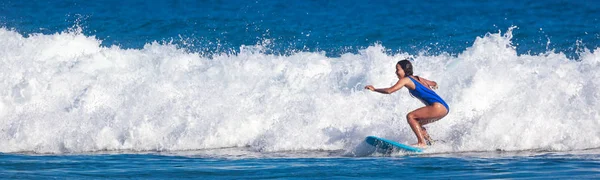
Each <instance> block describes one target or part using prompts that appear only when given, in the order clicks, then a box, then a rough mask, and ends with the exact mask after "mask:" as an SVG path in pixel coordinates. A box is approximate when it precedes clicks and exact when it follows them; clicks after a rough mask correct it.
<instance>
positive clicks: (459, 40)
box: [0, 0, 600, 56]
mask: <svg viewBox="0 0 600 180" xmlns="http://www.w3.org/2000/svg"><path fill="white" fill-rule="evenodd" d="M0 8H1V9H0V11H1V12H2V14H1V15H0V20H1V22H0V24H2V25H3V26H5V27H7V28H14V29H16V31H18V32H21V33H23V34H30V33H46V34H51V33H56V32H61V31H65V30H66V29H69V28H71V27H73V26H74V24H77V25H79V26H80V27H82V28H83V32H84V34H86V35H94V36H96V37H97V38H98V39H101V40H103V43H102V44H103V45H105V46H110V45H119V46H121V47H123V48H141V47H143V45H144V44H146V43H149V42H152V41H158V42H170V43H175V44H179V45H181V46H184V47H186V48H187V49H189V50H191V51H197V52H203V53H209V54H213V53H218V52H235V51H237V50H238V48H239V47H240V46H241V45H255V44H262V43H264V42H265V40H268V41H269V43H270V44H269V51H273V53H286V52H289V51H325V52H327V54H328V55H331V56H339V55H340V53H343V52H356V51H357V50H359V49H361V48H365V47H367V46H370V45H373V44H375V43H379V44H382V45H383V46H385V47H386V48H387V49H388V50H389V51H393V52H397V51H401V52H409V53H419V52H426V53H431V54H439V53H451V54H456V53H459V52H462V51H463V50H464V49H465V48H466V47H468V46H470V45H472V43H473V41H474V40H475V37H477V36H483V35H485V34H486V33H488V32H492V33H496V32H498V31H506V29H508V28H509V27H511V26H517V27H518V29H517V30H515V31H514V39H513V43H514V44H516V45H517V46H516V47H517V50H518V52H519V53H524V54H530V53H531V54H538V53H543V52H547V51H549V50H554V51H559V52H565V53H567V54H570V55H576V52H577V50H578V49H583V48H588V49H593V48H596V47H598V45H599V44H600V30H599V29H600V25H599V24H600V20H599V19H598V17H600V2H598V1H590V0H574V1H561V0H550V1H528V0H527V1H520V0H510V1H457V2H452V1H451V2H446V1H423V2H412V1H360V0H350V1H346V0H340V1H338V0H334V1H325V2H323V1H290V2H283V1H269V0H267V1H264V0H257V1H243V0H241V1H238V0H230V1H219V0H216V1H210V0H209V1H112V0H109V1H101V2H100V1H4V2H2V5H1V6H0Z"/></svg>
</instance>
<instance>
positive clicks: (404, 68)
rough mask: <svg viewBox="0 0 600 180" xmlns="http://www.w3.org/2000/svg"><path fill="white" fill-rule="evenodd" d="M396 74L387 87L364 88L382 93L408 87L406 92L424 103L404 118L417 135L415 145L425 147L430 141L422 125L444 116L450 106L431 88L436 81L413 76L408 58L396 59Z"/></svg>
mask: <svg viewBox="0 0 600 180" xmlns="http://www.w3.org/2000/svg"><path fill="white" fill-rule="evenodd" d="M396 76H398V82H396V84H395V85H393V86H392V87H389V88H381V89H376V88H375V87H373V86H372V85H368V86H365V89H369V90H371V91H375V92H379V93H382V94H391V93H393V92H396V91H398V90H399V89H401V88H402V87H406V88H408V92H410V94H412V95H413V96H414V97H416V98H418V99H419V100H421V102H423V104H425V107H421V108H419V109H416V110H414V111H412V112H410V113H408V114H407V115H406V119H407V121H408V124H409V125H410V128H411V129H412V130H413V132H414V133H415V135H416V136H417V144H413V146H416V147H421V148H423V147H426V146H427V144H430V143H431V138H430V137H429V134H427V131H426V130H425V128H423V125H425V124H429V123H432V122H435V121H437V120H440V119H442V118H443V117H445V116H446V115H447V114H448V112H449V111H450V108H449V107H448V104H446V102H444V100H443V99H442V98H441V97H440V96H438V95H437V94H436V93H435V92H434V91H433V90H432V88H433V89H437V83H436V82H435V81H430V80H427V79H425V78H422V77H419V76H413V68H412V64H411V63H410V61H409V60H402V61H398V63H397V64H396Z"/></svg>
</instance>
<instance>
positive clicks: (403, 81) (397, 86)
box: [365, 78, 408, 94]
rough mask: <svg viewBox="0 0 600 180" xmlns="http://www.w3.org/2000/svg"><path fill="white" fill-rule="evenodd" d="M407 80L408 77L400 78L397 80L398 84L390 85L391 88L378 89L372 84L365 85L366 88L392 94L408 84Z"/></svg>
mask: <svg viewBox="0 0 600 180" xmlns="http://www.w3.org/2000/svg"><path fill="white" fill-rule="evenodd" d="M407 80H408V78H402V79H400V80H398V82H396V84H394V85H393V86H392V87H389V88H380V89H376V88H375V87H373V86H372V85H368V86H365V89H368V90H371V91H375V92H378V93H381V94H392V93H394V92H396V91H398V90H400V89H402V87H404V85H406V83H407Z"/></svg>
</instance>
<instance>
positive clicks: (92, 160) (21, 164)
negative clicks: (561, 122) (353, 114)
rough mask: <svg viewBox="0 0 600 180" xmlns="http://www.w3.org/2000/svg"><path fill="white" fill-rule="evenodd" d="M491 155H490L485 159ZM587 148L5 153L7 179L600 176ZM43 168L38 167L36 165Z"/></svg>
mask: <svg viewBox="0 0 600 180" xmlns="http://www.w3.org/2000/svg"><path fill="white" fill-rule="evenodd" d="M481 156H483V157H481ZM599 160H600V156H598V155H597V154H587V153H581V152H580V153H577V154H568V153H528V154H519V153H467V154H455V155H447V156H446V155H433V156H407V157H379V158H344V157H329V158H325V157H322V158H293V157H279V158H240V159H237V158H236V159H228V158H215V157H202V156H175V155H168V154H167V155H164V154H163V155H161V154H106V155H102V154H98V155H58V156H57V155H34V156H32V155H20V154H3V155H0V175H1V176H2V177H4V178H36V179H37V178H111V179H130V178H135V179H137V178H144V179H146V178H151V179H171V178H182V179H187V178H202V179H214V178H218V179H221V178H224V179H238V178H243V179H245V178H250V179H265V178H268V179H270V178H283V179H289V178H294V179H330V178H344V179H346V178H352V179H354V178H356V179H364V178H376V179H380V178H393V179H397V178H427V179H438V178H442V179H490V178H500V179H504V178H511V179H512V178H552V179H554V178H558V179H563V178H566V179H571V178H578V179H579V178H587V179H594V178H598V177H599V176H600V169H598V167H599V166H600V161H599ZM32 167H36V168H32Z"/></svg>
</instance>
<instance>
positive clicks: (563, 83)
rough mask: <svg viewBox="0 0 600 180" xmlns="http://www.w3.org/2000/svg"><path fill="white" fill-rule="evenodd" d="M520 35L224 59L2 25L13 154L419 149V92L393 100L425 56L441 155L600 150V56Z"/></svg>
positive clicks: (1, 127) (2, 123)
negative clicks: (443, 106) (409, 47)
mask: <svg viewBox="0 0 600 180" xmlns="http://www.w3.org/2000/svg"><path fill="white" fill-rule="evenodd" d="M511 31H512V29H510V30H509V31H508V32H506V33H493V34H487V35H485V36H483V37H477V39H476V41H475V43H474V44H473V45H472V46H471V47H469V48H468V49H466V50H465V51H464V52H462V53H461V54H459V55H455V56H451V55H446V54H442V55H435V56H428V55H410V54H406V53H400V54H393V55H389V54H386V53H384V51H385V48H384V47H383V46H381V45H374V46H371V47H368V48H366V49H363V50H361V51H360V52H359V53H356V54H352V53H347V54H343V55H342V56H341V57H335V58H332V57H327V56H325V55H324V54H323V53H319V52H298V53H293V54H291V55H286V56H282V55H271V54H264V53H261V51H260V49H261V48H260V47H256V46H248V47H241V48H240V51H239V53H237V54H222V55H216V56H213V57H211V58H208V57H203V56H201V55H199V54H196V53H189V52H187V51H186V50H185V49H179V48H177V47H175V46H174V45H168V44H167V45H164V44H159V43H148V44H147V45H145V46H144V48H143V49H122V48H120V47H116V46H113V47H102V46H101V45H100V44H101V42H100V41H99V40H98V39H96V38H95V37H89V36H85V35H82V34H81V33H77V32H65V33H58V34H51V35H42V34H34V35H30V36H28V37H24V36H23V35H21V34H19V33H17V32H15V31H13V30H7V29H4V28H3V29H0V41H2V42H3V43H1V44H0V72H2V73H0V80H1V81H0V152H37V153H68V152H90V151H105V150H127V151H130V150H133V151H178V150H199V149H211V148H222V147H250V148H251V149H254V150H256V151H290V150H292V151H293V150H340V149H345V150H348V151H351V150H352V149H353V148H355V147H356V146H357V145H359V144H360V143H361V142H362V141H363V139H364V138H365V137H366V136H368V135H376V136H382V137H386V138H389V139H393V140H397V141H400V142H404V143H414V142H415V141H416V139H415V137H414V135H413V133H412V131H411V130H410V128H409V126H408V125H407V123H406V120H405V116H406V114H407V113H408V112H410V111H411V110H413V109H416V108H419V107H421V106H422V104H420V102H419V101H418V100H416V99H414V98H412V97H411V96H410V95H409V94H408V93H407V92H406V90H400V91H399V92H398V93H394V94H391V95H382V94H377V93H373V92H368V91H365V90H363V87H364V86H365V85H367V84H373V85H375V86H376V87H386V86H390V85H392V84H393V83H395V81H396V77H395V74H394V71H395V69H394V65H395V63H396V62H397V61H398V60H401V59H403V58H405V57H409V56H411V57H413V58H414V60H415V61H414V65H415V68H416V69H415V71H416V74H418V75H421V76H423V77H426V78H428V79H432V80H435V81H437V82H438V83H439V84H440V89H439V90H437V92H438V93H439V94H440V95H441V96H442V97H443V98H445V99H446V101H447V102H448V104H449V105H450V114H449V115H448V116H447V117H446V118H444V119H443V120H441V121H438V122H436V123H433V124H431V125H429V129H428V131H429V132H430V134H431V135H432V136H433V137H434V138H435V139H442V140H445V141H446V143H444V144H443V145H439V146H434V147H432V148H431V149H432V151H433V152H436V151H437V152H442V151H451V152H455V151H473V150H478V151H479V150H483V151H488V150H490V151H491V150H496V149H504V150H528V149H542V150H576V149H586V148H597V147H600V131H599V130H598V129H600V115H599V113H598V110H599V109H600V103H599V102H598V100H599V99H600V83H599V82H598V81H597V79H600V72H599V71H598V69H600V55H599V54H600V53H598V51H599V50H600V49H595V50H585V51H583V52H581V53H580V56H579V57H580V59H577V60H569V59H568V58H567V57H566V56H565V55H564V54H563V53H561V52H552V51H549V52H546V53H544V54H540V55H518V54H517V53H516V51H515V48H514V46H513V45H511V38H512V37H511V36H512V35H511V34H512V32H511Z"/></svg>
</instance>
